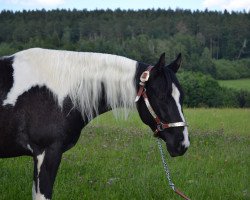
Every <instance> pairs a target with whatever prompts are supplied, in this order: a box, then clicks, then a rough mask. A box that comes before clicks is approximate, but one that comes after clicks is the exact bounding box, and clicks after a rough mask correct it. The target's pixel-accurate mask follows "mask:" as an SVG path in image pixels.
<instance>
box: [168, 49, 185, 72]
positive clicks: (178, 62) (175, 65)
mask: <svg viewBox="0 0 250 200" xmlns="http://www.w3.org/2000/svg"><path fill="white" fill-rule="evenodd" d="M181 62H182V59H181V53H179V55H178V56H177V58H176V59H175V60H174V61H173V62H172V63H171V64H170V65H169V68H170V69H171V70H172V71H173V72H174V73H176V72H177V71H178V70H179V68H180V66H181Z"/></svg>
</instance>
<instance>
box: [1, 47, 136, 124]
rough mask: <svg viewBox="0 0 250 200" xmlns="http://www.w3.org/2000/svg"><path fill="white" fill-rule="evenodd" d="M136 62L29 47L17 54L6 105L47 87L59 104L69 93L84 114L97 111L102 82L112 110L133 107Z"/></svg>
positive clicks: (96, 54)
mask: <svg viewBox="0 0 250 200" xmlns="http://www.w3.org/2000/svg"><path fill="white" fill-rule="evenodd" d="M136 65H137V62H136V61H134V60H131V59H128V58H125V57H121V56H116V55H110V54H101V53H83V52H71V51H58V50H47V49H40V48H33V49H28V50H25V51H21V52H18V53H16V54H15V55H14V63H13V68H14V75H13V77H14V85H13V87H12V89H11V91H10V92H9V94H8V96H7V99H6V100H5V101H4V105H6V104H15V102H16V100H17V98H18V96H19V95H21V94H22V93H23V92H25V91H27V90H29V89H30V88H31V87H32V86H36V85H38V86H44V85H45V86H46V87H48V88H49V89H50V90H51V91H52V92H53V93H54V95H55V97H56V99H57V100H58V103H59V104H60V105H62V102H63V100H64V98H65V97H66V96H69V97H70V98H71V100H72V102H73V104H74V106H75V107H77V108H78V109H79V111H81V113H82V115H83V116H84V115H86V116H87V117H88V118H90V119H91V118H92V117H93V114H94V113H95V112H97V113H98V106H99V105H98V101H99V99H100V95H101V94H102V93H101V90H102V85H103V86H104V89H105V92H106V101H107V104H108V106H110V107H111V108H112V109H115V108H118V107H124V108H125V110H127V109H128V108H131V107H133V106H134V98H135V86H134V76H135V71H136Z"/></svg>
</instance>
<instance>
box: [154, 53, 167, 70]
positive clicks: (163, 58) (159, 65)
mask: <svg viewBox="0 0 250 200" xmlns="http://www.w3.org/2000/svg"><path fill="white" fill-rule="evenodd" d="M164 66H165V53H163V54H161V56H160V59H159V61H158V63H157V64H156V65H155V67H156V68H160V67H164Z"/></svg>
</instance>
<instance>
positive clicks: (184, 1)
mask: <svg viewBox="0 0 250 200" xmlns="http://www.w3.org/2000/svg"><path fill="white" fill-rule="evenodd" d="M42 8H45V9H46V10H50V9H56V8H65V9H73V8H76V9H78V10H81V9H87V10H94V9H107V8H109V9H116V8H121V9H134V10H138V9H148V8H155V9H157V8H165V9H168V8H172V9H176V8H182V9H191V10H197V9H199V10H204V9H206V8H208V10H218V11H223V10H225V9H227V10H228V11H232V10H234V11H243V10H245V11H246V12H250V0H0V10H14V11H16V10H24V9H25V10H36V9H39V10H40V9H42Z"/></svg>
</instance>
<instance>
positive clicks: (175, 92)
mask: <svg viewBox="0 0 250 200" xmlns="http://www.w3.org/2000/svg"><path fill="white" fill-rule="evenodd" d="M172 88H173V90H172V97H173V98H174V100H175V103H176V105H177V108H178V110H179V113H180V116H181V119H182V121H183V122H185V119H184V115H183V113H182V111H181V104H180V92H179V90H178V88H177V87H176V86H175V84H174V83H172ZM183 135H184V140H183V142H182V145H183V146H185V147H186V148H187V147H189V145H190V142H189V139H188V130H187V127H186V126H185V127H184V130H183Z"/></svg>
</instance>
